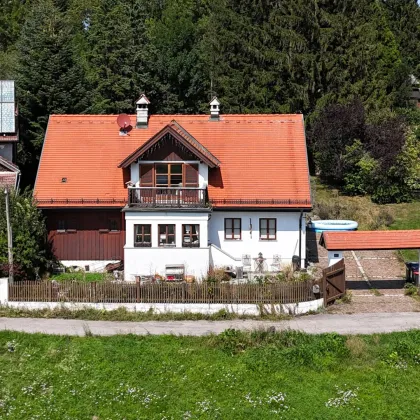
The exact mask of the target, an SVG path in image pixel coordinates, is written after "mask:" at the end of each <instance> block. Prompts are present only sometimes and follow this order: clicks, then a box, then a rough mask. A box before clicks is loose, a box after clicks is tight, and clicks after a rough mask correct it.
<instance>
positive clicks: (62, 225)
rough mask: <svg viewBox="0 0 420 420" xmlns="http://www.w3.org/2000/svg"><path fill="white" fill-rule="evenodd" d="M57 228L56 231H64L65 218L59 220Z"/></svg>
mask: <svg viewBox="0 0 420 420" xmlns="http://www.w3.org/2000/svg"><path fill="white" fill-rule="evenodd" d="M57 230H58V231H64V230H66V222H65V220H59V221H58V223H57Z"/></svg>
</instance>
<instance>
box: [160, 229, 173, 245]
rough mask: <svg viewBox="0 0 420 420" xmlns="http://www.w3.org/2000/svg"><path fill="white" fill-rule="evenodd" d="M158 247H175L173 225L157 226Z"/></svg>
mask: <svg viewBox="0 0 420 420" xmlns="http://www.w3.org/2000/svg"><path fill="white" fill-rule="evenodd" d="M158 232H159V238H158V239H159V246H175V225H159V226H158Z"/></svg>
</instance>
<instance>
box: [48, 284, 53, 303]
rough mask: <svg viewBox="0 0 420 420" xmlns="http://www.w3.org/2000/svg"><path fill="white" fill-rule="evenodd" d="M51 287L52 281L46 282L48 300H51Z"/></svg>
mask: <svg viewBox="0 0 420 420" xmlns="http://www.w3.org/2000/svg"><path fill="white" fill-rule="evenodd" d="M52 288H53V283H52V281H49V282H48V302H52Z"/></svg>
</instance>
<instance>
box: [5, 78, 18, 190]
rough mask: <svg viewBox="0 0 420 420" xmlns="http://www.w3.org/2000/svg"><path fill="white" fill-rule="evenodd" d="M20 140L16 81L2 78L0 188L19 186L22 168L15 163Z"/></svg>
mask: <svg viewBox="0 0 420 420" xmlns="http://www.w3.org/2000/svg"><path fill="white" fill-rule="evenodd" d="M18 140H19V135H18V129H17V107H16V104H15V83H14V81H13V80H0V189H4V188H6V187H8V188H17V187H18V186H19V180H20V170H19V168H18V167H17V166H16V165H15V163H16V154H17V143H18Z"/></svg>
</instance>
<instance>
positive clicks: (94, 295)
mask: <svg viewBox="0 0 420 420" xmlns="http://www.w3.org/2000/svg"><path fill="white" fill-rule="evenodd" d="M91 285H92V295H93V299H92V300H93V302H94V303H98V301H97V298H96V281H93V282H92V283H91Z"/></svg>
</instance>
